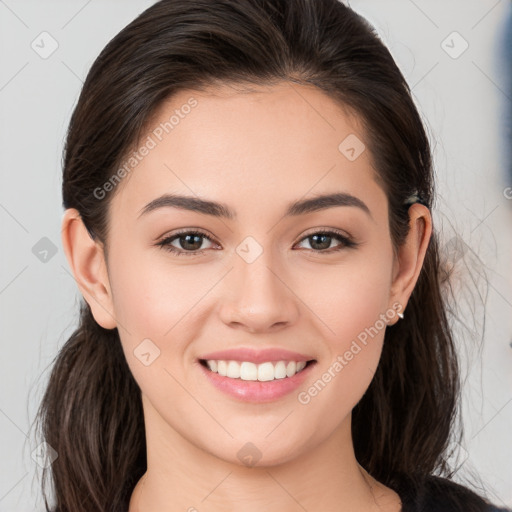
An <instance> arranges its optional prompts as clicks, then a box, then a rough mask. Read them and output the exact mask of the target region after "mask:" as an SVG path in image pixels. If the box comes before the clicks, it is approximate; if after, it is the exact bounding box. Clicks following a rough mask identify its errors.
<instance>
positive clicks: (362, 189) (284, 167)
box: [113, 82, 382, 212]
mask: <svg viewBox="0 0 512 512" xmlns="http://www.w3.org/2000/svg"><path fill="white" fill-rule="evenodd" d="M364 138H365V136H364V133H363V131H362V129H361V123H360V122H359V120H358V118H357V117H356V116H355V115H353V114H351V113H350V111H349V110H347V109H345V108H343V106H342V105H340V104H339V103H337V102H336V101H335V100H333V99H332V98H330V97H329V96H327V95H326V94H325V93H324V92H322V91H321V90H319V89H318V88H316V87H313V86H304V85H297V84H291V83H287V82H286V83H280V84H277V85H273V86H251V88H250V89H248V88H240V87H231V86H227V85H224V86H216V87H210V88H206V89H204V90H181V91H179V92H178V93H176V94H175V95H173V96H172V97H171V98H168V99H167V100H166V101H164V102H163V103H162V104H161V105H160V107H159V108H158V109H157V111H156V112H155V114H154V115H153V116H152V118H151V119H150V120H149V121H148V123H147V125H146V127H145V130H144V131H143V134H142V137H141V139H140V140H139V141H138V143H137V145H136V147H135V148H134V149H133V151H132V153H131V154H132V155H134V154H137V158H135V157H133V156H132V158H131V159H130V160H131V161H132V162H131V163H132V167H130V170H129V172H127V173H126V174H127V178H128V179H123V180H122V182H121V184H120V185H119V189H120V190H117V191H116V197H114V201H113V202H114V203H116V205H117V206H116V209H119V208H121V207H123V208H129V207H130V208H131V209H133V207H135V208H139V209H140V208H141V207H143V206H144V204H145V203H146V202H147V201H149V200H151V199H154V198H155V197H156V196H158V195H161V194H163V193H166V192H179V193H186V194H188V195H196V196H204V197H208V198H214V199H216V200H219V201H222V202H225V203H227V204H231V205H233V208H234V209H235V210H238V208H240V209H250V211H252V212H255V211H258V208H259V209H260V210H261V207H262V205H265V207H267V206H268V205H269V204H281V203H288V202H289V200H290V199H297V198H300V197H303V196H306V195H308V194H310V195H311V194H313V195H314V194H316V193H324V192H326V191H328V192H332V191H334V190H335V191H341V192H348V193H352V194H354V195H361V194H363V195H365V196H368V194H370V195H371V194H379V191H380V194H382V190H380V187H379V186H378V185H377V183H376V182H375V179H374V178H375V171H374V169H373V167H372V161H371V158H370V155H369V151H367V150H365V149H364V148H365V145H364ZM346 141H348V142H346ZM347 144H348V146H351V147H349V148H348V149H355V151H356V152H357V153H356V156H357V158H355V159H354V158H353V156H354V152H352V153H348V154H347V152H346V149H347ZM144 148H145V149H144ZM359 153H360V154H359ZM117 196H119V198H117ZM254 208H256V210H255V209H254Z"/></svg>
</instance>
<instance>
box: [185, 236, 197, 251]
mask: <svg viewBox="0 0 512 512" xmlns="http://www.w3.org/2000/svg"><path fill="white" fill-rule="evenodd" d="M182 238H184V239H185V246H183V244H182V247H183V248H184V249H198V248H199V247H201V237H200V236H199V235H185V236H184V237H182ZM191 238H192V239H194V238H195V239H196V245H198V247H194V246H193V245H194V242H190V241H189V240H190V239H191ZM197 241H198V242H197ZM189 244H192V247H190V245H189ZM187 245H188V247H187Z"/></svg>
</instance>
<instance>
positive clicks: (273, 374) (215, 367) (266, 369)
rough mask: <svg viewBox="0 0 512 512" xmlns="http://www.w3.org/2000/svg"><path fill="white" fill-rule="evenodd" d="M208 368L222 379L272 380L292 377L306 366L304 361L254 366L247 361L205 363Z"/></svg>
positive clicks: (211, 361)
mask: <svg viewBox="0 0 512 512" xmlns="http://www.w3.org/2000/svg"><path fill="white" fill-rule="evenodd" d="M206 364H207V365H208V368H210V370H211V371H212V372H216V373H218V374H219V375H222V376H223V377H229V378H231V379H242V380H259V381H266V380H274V379H284V378H285V377H293V376H294V375H295V374H296V373H298V372H300V371H301V370H303V369H304V367H305V366H306V362H305V361H299V362H296V361H289V362H287V361H279V362H278V363H275V364H274V363H271V362H268V363H261V364H255V363H251V362H249V361H243V362H239V361H215V360H213V359H209V360H208V361H206Z"/></svg>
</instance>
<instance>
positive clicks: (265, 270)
mask: <svg viewBox="0 0 512 512" xmlns="http://www.w3.org/2000/svg"><path fill="white" fill-rule="evenodd" d="M270 252H271V251H264V252H263V253H262V254H261V255H260V256H259V258H258V259H257V260H256V261H253V262H252V263H247V262H246V261H244V260H243V259H242V258H239V257H238V255H235V259H234V268H233V270H232V271H231V272H229V275H228V276H226V279H225V280H224V283H223V286H224V290H223V297H224V300H223V303H222V306H221V309H220V316H221V319H222V321H223V322H224V323H225V324H226V325H228V326H229V327H234V328H238V329H244V330H246V331H248V332H251V333H258V332H269V331H272V332H273V331H276V330H279V329H282V328H286V327H287V326H290V325H292V324H293V323H294V322H296V320H297V318H298V316H299V308H298V302H299V299H298V297H297V295H295V293H294V290H293V286H290V284H289V283H287V282H286V281H287V279H286V275H288V274H287V273H286V271H285V270H284V271H283V270H282V266H279V267H276V265H275V261H274V262H273V261H272V258H271V257H270ZM278 268H279V269H281V271H279V270H278Z"/></svg>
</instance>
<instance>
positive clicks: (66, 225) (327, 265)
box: [62, 83, 432, 512]
mask: <svg viewBox="0 0 512 512" xmlns="http://www.w3.org/2000/svg"><path fill="white" fill-rule="evenodd" d="M191 96H193V97H194V98H195V99H197V101H198V104H197V106H196V107H195V108H194V109H193V110H192V111H191V112H190V114H188V115H187V116H186V117H184V118H183V119H181V120H180V123H179V125H177V126H176V127H175V128H174V129H173V131H172V132H171V133H170V134H169V135H167V136H166V137H164V139H163V140H162V141H161V142H160V143H159V144H158V145H157V147H155V148H154V149H152V150H151V151H150V153H149V154H148V155H147V156H146V157H145V158H144V159H143V160H142V161H141V162H140V163H139V164H138V165H137V166H136V167H135V168H134V169H133V170H132V171H131V173H130V174H129V175H128V176H127V177H126V178H124V179H123V181H122V182H121V184H120V185H118V187H117V189H116V190H115V195H114V197H113V198H112V202H111V205H110V219H109V222H110V224H109V225H110V232H109V239H108V240H107V245H108V249H109V253H108V261H106V259H105V256H104V252H103V247H102V246H101V244H99V243H95V242H94V241H93V240H92V239H91V238H90V237H89V235H88V234H87V231H86V230H85V227H84V225H83V223H82V222H81V220H80V216H79V215H78V212H77V211H76V210H72V209H70V210H67V211H66V212H65V214H64V217H63V223H62V228H63V229H62V241H63V246H64V249H65V253H66V257H67V259H68V262H69V264H70V267H71V269H72V271H73V273H74V276H75V278H76V281H77V283H78V286H79V288H80V290H81V292H82V294H83V295H84V297H85V299H86V300H87V301H88V303H89V304H90V306H91V309H92V312H93V315H94V317H95V319H96V321H97V322H98V323H99V324H100V325H102V326H103V327H105V328H108V329H111V328H115V327H117V328H118V329H119V333H120V337H121V342H122V345H123V350H124V353H125V355H126V358H127V362H128V364H129V367H130V369H131V371H132V372H133V375H134V378H135V379H136V381H137V383H138V384H139V386H140V388H141V390H142V401H143V407H144V419H145V427H146V438H147V457H148V471H147V473H146V476H147V478H146V479H145V481H144V486H143V492H142V494H141V488H142V485H141V483H142V480H144V477H143V479H142V480H141V481H139V482H138V484H137V486H136V488H135V489H134V492H133V495H132V499H131V503H130V509H129V511H130V512H139V511H140V512H148V511H165V512H167V511H178V510H179V511H186V510H189V511H193V510H197V511H199V512H203V511H212V512H213V511H223V512H226V511H230V510H232V511H235V510H236V511H239V510H242V509H243V510H244V512H256V511H258V512H259V511H261V510H266V511H269V512H274V511H279V512H283V511H289V512H295V511H303V510H307V511H308V512H320V511H322V512H326V511H339V510H347V511H351V512H359V511H361V512H362V511H365V512H368V511H374V510H375V511H377V510H381V511H389V512H396V511H399V510H400V499H399V497H398V495H397V494H396V493H395V492H394V491H393V490H391V489H389V488H387V487H385V486H384V485H382V484H380V483H378V482H376V481H375V479H373V478H372V477H371V476H370V475H368V474H367V473H366V471H364V470H363V468H361V466H360V465H359V464H358V463H357V460H356V458H355V456H354V450H353V443H352V434H351V411H352V409H353V407H354V406H355V405H356V404H357V402H358V401H359V400H360V399H361V397H362V395H363V394H364V392H365V391H366V389H367V387H368V386H369V384H370V382H371V380H372V376H373V374H374V372H375V369H376V367H377V364H378V362H379V358H380V354H381V350H382V343H383V339H384V332H385V328H392V327H389V326H390V325H392V324H394V323H395V322H396V321H398V317H397V315H396V314H394V315H393V316H392V318H390V319H389V320H388V327H385V328H382V329H380V330H379V332H378V334H377V335H375V336H374V337H373V338H371V339H370V341H369V342H368V344H367V345H366V346H365V347H364V349H363V350H361V351H360V352H359V353H358V354H357V355H356V356H355V357H354V358H353V359H352V360H351V361H350V362H349V363H348V364H347V365H346V366H345V367H344V368H343V370H342V371H340V372H338V373H337V374H336V377H335V378H333V379H332V380H331V381H330V382H329V383H328V385H326V386H325V388H324V389H323V390H322V391H321V392H320V393H318V395H317V396H315V397H314V398H312V399H311V401H310V402H309V403H308V404H301V403H299V401H298V399H297V393H296V392H292V393H291V394H289V395H287V396H285V397H283V398H280V399H278V400H276V401H274V402H270V403H265V404H254V403H244V402H241V401H238V400H236V399H234V398H231V397H229V396H227V395H225V394H223V393H221V392H220V391H218V390H217V389H215V388H214V387H213V386H212V385H211V384H210V383H209V382H208V381H207V380H206V379H205V377H204V376H202V374H201V372H200V371H199V370H200V368H199V367H198V362H197V358H198V357H199V356H200V355H202V354H205V353H207V352H210V351H214V350H221V349H226V348H232V347H254V348H267V347H280V348H285V349H289V350H293V351H297V352H300V353H303V354H307V355H310V356H312V357H313V358H314V359H316V360H317V364H316V366H315V367H314V368H313V371H312V373H311V374H310V375H309V377H308V379H307V381H306V383H305V384H304V385H302V386H301V387H300V390H307V389H308V387H310V386H311V385H312V384H313V383H314V382H315V381H317V380H318V379H319V378H320V377H321V376H322V374H323V373H324V372H326V371H327V370H328V368H329V367H331V366H332V364H333V362H334V361H335V360H336V357H337V356H338V355H339V354H344V353H345V352H346V351H347V350H348V349H349V347H350V345H351V343H352V341H353V340H355V339H356V338H357V336H358V334H359V333H361V332H363V331H364V330H365V328H368V327H370V326H373V325H375V323H376V320H378V318H379V315H380V314H383V313H385V312H386V311H390V310H391V311H393V312H395V310H394V309H393V304H396V303H399V304H400V305H401V307H402V308H401V309H400V311H403V310H405V309H406V306H407V301H408V299H409V297H410V295H411V293H412V291H413V288H414V286H415V284H416V281H417V278H418V275H419V272H420V270H421V266H422V264H423V260H424V256H425V252H426V249H427V245H428V241H429V239H430V236H431V230H432V226H431V217H430V213H429V210H428V209H427V208H426V207H424V206H422V205H420V204H415V205H413V206H411V207H410V209H409V215H410V228H411V229H410V232H409V235H408V238H407V241H406V243H405V244H404V245H403V246H402V247H401V248H400V249H399V251H398V253H396V254H395V253H394V252H393V247H392V243H391V238H390V233H389V227H388V202H387V198H386V195H385V193H384V191H383V190H382V188H381V187H380V186H379V185H378V184H377V182H376V181H375V171H374V169H373V168H372V161H371V155H370V154H369V151H368V150H366V151H363V153H362V154H361V155H360V156H359V157H358V158H357V159H356V160H354V161H349V160H348V159H347V158H346V157H345V156H344V155H343V154H342V153H341V152H340V151H339V150H338V146H339V144H340V142H341V141H343V140H344V139H345V137H347V135H349V134H355V135H356V136H357V137H358V138H359V139H360V140H362V141H364V133H363V132H362V130H361V128H360V125H359V123H358V122H357V121H358V120H357V118H355V117H353V116H350V115H349V114H348V113H347V112H346V111H345V110H344V109H342V108H341V107H340V106H339V105H338V104H337V103H335V102H334V101H333V100H332V99H331V98H330V97H328V96H327V95H325V94H324V93H323V92H322V91H320V90H318V89H316V88H314V87H310V86H298V85H293V86H292V85H290V84H288V83H280V84H277V85H273V86H269V87H257V88H256V87H255V88H254V89H253V90H252V91H251V92H244V93H241V92H240V91H237V90H234V89H232V88H228V87H217V88H215V89H213V88H210V89H208V90H205V91H203V92H198V91H181V92H180V93H178V94H177V95H175V96H174V97H173V98H172V101H167V102H166V103H164V104H163V105H162V106H161V108H160V110H159V111H158V112H157V115H156V116H155V118H154V120H152V124H151V126H152V128H154V127H155V126H157V125H158V124H159V123H160V122H162V121H164V120H167V119H168V118H169V116H170V114H172V112H173V110H174V109H175V108H179V107H180V105H183V104H185V103H186V102H187V100H188V99H189V98H190V97H191ZM148 133H150V131H148ZM340 191H343V192H348V193H350V194H352V195H354V196H356V197H358V198H359V199H361V200H362V201H364V203H365V204H366V205H367V206H368V208H369V210H370V213H371V216H370V215H367V214H366V213H365V212H364V211H363V210H362V209H359V208H356V207H353V206H337V207H331V208H327V209H324V210H321V211H318V212H314V213H308V214H305V215H300V216H297V217H289V218H286V217H283V214H284V211H285V207H286V206H287V205H288V203H290V202H292V201H295V200H298V199H303V198H305V197H306V198H310V197H313V196H314V195H317V194H322V193H332V192H340ZM164 192H173V193H181V194H187V195H192V196H199V197H201V198H203V199H209V200H214V201H220V202H222V203H225V204H226V205H228V206H229V207H230V208H231V209H233V210H235V211H236V214H237V218H236V219H235V220H228V219H219V218H214V217H211V216H208V215H204V214H200V213H197V212H191V211H185V210H180V209H177V208H169V207H166V208H160V209H158V210H154V211H152V212H150V213H148V214H146V215H142V216H140V217H138V215H139V213H140V210H141V209H142V208H143V207H144V206H145V205H146V204H147V203H149V202H150V201H151V200H153V199H155V198H156V197H158V196H160V195H161V194H163V193H164ZM181 228H190V229H193V228H195V229H201V230H203V231H206V233H207V234H208V235H209V236H210V237H211V241H209V240H208V239H207V238H201V239H199V241H198V242H197V245H196V246H195V247H199V251H197V250H196V255H195V256H176V255H174V254H172V253H170V252H168V251H166V250H165V249H164V248H161V247H158V246H156V245H155V244H156V243H157V242H158V241H159V240H161V239H162V238H164V237H165V236H169V235H172V234H173V233H174V232H175V231H177V230H178V229H181ZM327 228H330V229H338V230H340V231H342V232H343V233H344V234H348V235H350V236H351V238H352V239H353V240H355V241H356V242H358V243H359V245H358V246H357V247H355V248H347V247H342V248H341V250H339V251H336V252H331V253H330V254H326V253H325V251H326V250H332V249H333V248H336V247H340V242H339V241H338V240H337V239H335V238H333V239H332V242H331V245H330V246H328V248H329V249H324V248H322V247H320V248H318V247H319V244H318V243H317V244H316V245H315V242H314V240H313V241H312V240H311V238H308V236H311V235H312V234H314V233H318V232H320V233H321V232H322V230H323V232H325V230H326V229H327ZM306 235H308V236H306ZM247 236H251V237H253V238H254V239H255V240H256V241H257V243H258V244H259V246H260V247H261V249H262V251H263V252H262V254H261V255H260V256H259V257H258V258H257V259H256V260H255V261H253V262H252V263H248V262H247V261H245V260H244V259H243V258H241V257H240V256H239V255H238V254H237V252H236V248H237V247H238V246H239V244H240V243H241V242H242V241H243V240H244V239H245V238H246V237H247ZM185 242H186V241H184V240H183V239H182V244H180V240H179V239H175V240H174V242H173V244H172V245H173V246H175V247H176V248H181V249H182V250H183V251H185V250H189V251H190V249H186V247H187V246H186V245H185V249H184V248H183V247H184V244H185ZM201 242H202V243H201ZM215 247H217V248H220V249H218V250H215V249H214V248H215ZM201 251H202V253H201ZM315 251H316V252H315ZM322 251H324V252H322ZM405 314H407V313H405ZM146 338H149V339H151V340H152V342H153V343H154V344H155V345H157V346H158V348H159V349H160V356H159V357H157V358H156V359H155V360H154V361H153V362H152V363H151V364H150V365H149V366H145V365H144V364H142V363H141V361H140V360H139V359H138V358H137V357H136V356H135V355H134V349H135V348H136V347H137V346H138V345H139V344H140V343H141V341H142V340H144V339H146ZM247 442H251V443H253V444H254V445H255V446H256V447H257V449H258V450H259V452H260V454H261V459H260V460H259V461H258V463H257V465H256V466H254V467H249V466H246V465H244V464H243V463H242V461H241V460H239V458H238V456H237V452H238V451H239V450H240V449H241V448H242V447H243V446H244V445H245V444H246V443H247ZM191 507H194V508H191Z"/></svg>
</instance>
